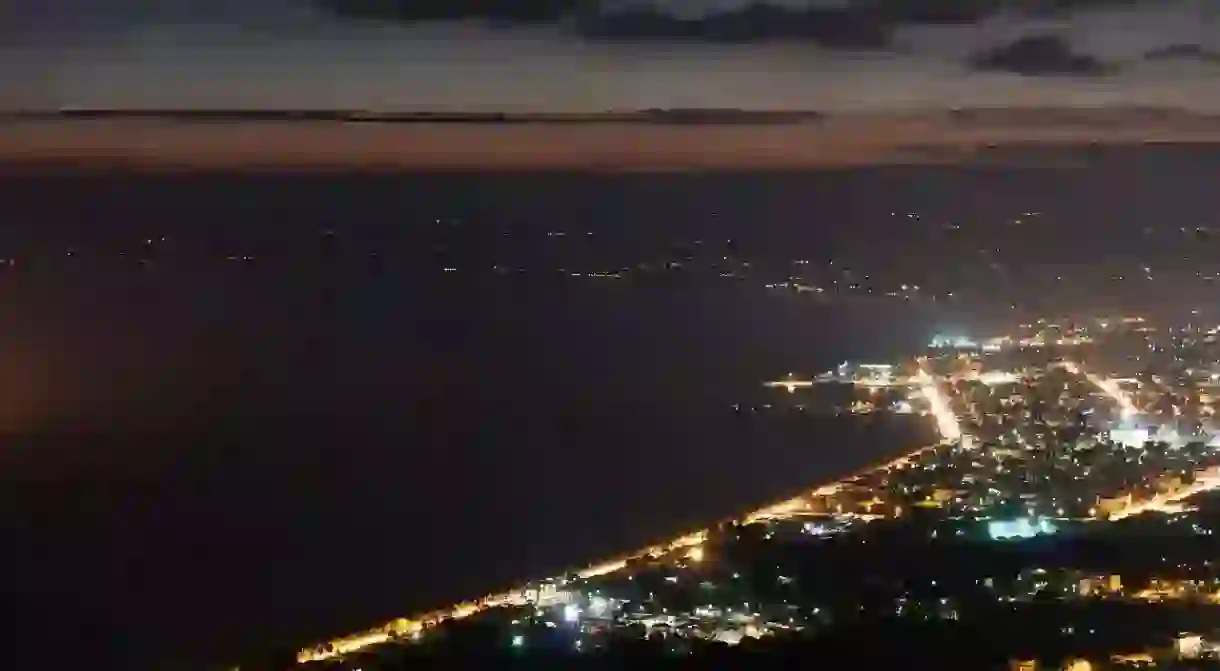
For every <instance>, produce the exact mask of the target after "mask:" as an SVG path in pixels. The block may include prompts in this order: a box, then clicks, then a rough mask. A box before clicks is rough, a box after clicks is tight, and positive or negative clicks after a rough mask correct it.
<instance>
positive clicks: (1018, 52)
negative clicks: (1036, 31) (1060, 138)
mask: <svg viewBox="0 0 1220 671" xmlns="http://www.w3.org/2000/svg"><path fill="white" fill-rule="evenodd" d="M970 67H971V68H973V69H975V70H978V71H981V72H1010V73H1013V74H1018V75H1024V76H1027V77H1048V76H1075V77H1097V76H1101V75H1106V74H1110V73H1111V72H1112V68H1110V66H1108V65H1106V64H1105V63H1103V62H1102V61H1100V60H1098V59H1096V58H1094V57H1092V56H1088V55H1085V54H1080V53H1076V52H1075V51H1073V50H1072V47H1071V45H1069V44H1068V43H1067V42H1066V41H1064V40H1063V39H1062V38H1059V37H1055V36H1053V35H1035V36H1030V37H1024V38H1021V39H1019V40H1017V41H1015V42H1012V43H1010V44H1006V45H1004V46H1001V47H997V48H995V49H990V50H987V51H984V52H981V53H978V54H975V55H974V56H973V57H971V59H970Z"/></svg>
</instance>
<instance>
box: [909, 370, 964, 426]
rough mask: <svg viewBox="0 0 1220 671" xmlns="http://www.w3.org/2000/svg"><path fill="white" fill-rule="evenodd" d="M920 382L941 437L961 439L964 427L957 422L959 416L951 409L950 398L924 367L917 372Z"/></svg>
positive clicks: (920, 391)
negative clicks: (946, 396)
mask: <svg viewBox="0 0 1220 671" xmlns="http://www.w3.org/2000/svg"><path fill="white" fill-rule="evenodd" d="M916 381H917V382H918V383H919V393H920V394H922V395H923V397H924V400H926V401H927V402H928V406H929V408H931V413H932V417H933V419H935V420H936V430H937V431H939V432H940V436H941V438H943V439H945V440H947V441H955V440H961V437H962V429H961V426H960V425H959V424H958V422H957V416H956V415H954V414H953V411H952V410H950V409H949V399H947V398H945V395H944V394H943V393H941V391H940V388H938V387H937V386H936V380H935V378H933V377H932V376H931V375H929V374H928V372H927V371H925V370H923V369H922V368H920V369H919V372H918V373H917V374H916Z"/></svg>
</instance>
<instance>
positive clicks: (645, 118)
mask: <svg viewBox="0 0 1220 671" xmlns="http://www.w3.org/2000/svg"><path fill="white" fill-rule="evenodd" d="M824 118H825V115H823V114H821V113H819V112H815V111H752V110H738V109H731V108H727V109H701V108H674V109H646V110H639V111H628V112H605V113H589V114H547V113H537V114H530V113H525V114H511V113H497V112H487V113H484V112H469V113H463V112H401V113H400V112H362V111H345V110H257V109H255V110H240V109H201V110H193V109H103V108H98V109H83V108H82V109H66V110H50V111H25V112H21V111H18V112H0V120H9V121H22V120H25V121H52V120H61V119H68V120H72V119H75V120H98V121H101V120H136V121H138V120H145V121H182V122H192V123H227V122H235V121H245V122H277V123H280V122H282V123H293V122H310V123H314V122H335V123H382V124H394V123H402V124H411V123H441V124H582V123H635V124H674V125H682V124H750V125H759V124H764V125H765V124H788V123H804V122H811V121H821V120H822V119H824Z"/></svg>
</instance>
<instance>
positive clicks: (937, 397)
mask: <svg viewBox="0 0 1220 671" xmlns="http://www.w3.org/2000/svg"><path fill="white" fill-rule="evenodd" d="M912 382H913V383H914V386H915V387H916V388H917V390H918V391H919V393H920V395H922V396H923V398H924V400H925V401H926V402H927V404H928V407H929V408H930V414H931V415H932V417H933V419H934V420H935V422H936V428H937V431H938V432H939V434H940V436H941V438H942V439H943V442H954V441H957V440H960V439H961V437H962V432H961V428H960V424H959V421H958V418H957V417H956V416H955V415H954V414H953V412H952V410H950V408H949V399H948V398H947V397H946V396H945V394H944V393H943V392H942V391H941V390H940V387H939V386H938V385H937V379H936V378H935V377H933V376H932V375H930V374H929V373H928V372H927V371H925V370H924V369H923V368H922V367H921V368H920V369H919V374H918V375H917V376H916V377H915V378H914V379H913V380H912ZM789 384H790V383H788V381H785V382H784V383H779V384H775V385H774V386H777V387H788V386H789ZM799 386H804V385H799ZM789 390H790V391H791V389H789ZM936 447H937V445H929V446H926V447H922V448H920V449H918V450H915V451H914V452H912V453H910V454H906V455H903V456H901V457H898V458H897V459H892V460H890V461H887V462H884V463H881V464H876V465H873V466H870V467H868V468H865V469H861V470H859V471H857V472H856V473H854V474H852V475H851V476H850V477H848V478H844V479H843V480H842V481H840V482H835V483H831V484H827V485H824V486H822V487H819V488H817V489H814V490H812V491H811V492H804V493H802V494H801V495H798V496H796V497H794V498H792V499H789V500H786V501H781V502H779V503H775V504H773V505H770V506H766V507H764V508H761V509H759V510H756V511H754V512H752V513H749V514H747V515H745V516H744V517H743V518H742V519H741V521H742V522H744V523H751V522H757V521H761V520H766V519H783V518H789V517H794V516H796V515H799V514H802V513H805V512H807V510H808V502H807V499H806V498H805V497H806V495H809V494H813V495H815V496H825V495H830V494H834V493H836V492H838V491H839V490H840V489H842V487H843V484H842V483H843V482H846V481H848V480H851V479H853V478H855V477H858V476H860V475H863V474H867V473H875V472H877V471H881V470H889V469H892V468H897V467H899V466H903V465H905V464H908V463H910V461H911V460H912V459H914V458H915V457H918V456H919V455H920V454H922V453H924V452H927V451H929V450H932V449H935V448H936ZM840 517H842V518H844V519H847V518H852V519H862V518H863V519H868V518H871V516H863V515H850V514H849V515H842V516H840ZM707 536H708V531H707V530H706V529H701V530H699V531H695V532H692V533H689V534H686V535H683V536H679V537H678V538H675V539H673V540H671V541H669V542H667V543H661V544H658V545H652V546H649V547H647V548H644V549H642V550H639V551H636V552H632V553H629V554H624V555H622V556H620V557H617V558H614V559H608V560H606V561H603V562H599V563H597V564H594V565H592V566H589V567H586V568H584V569H581V570H579V571H576V574H577V575H578V576H580V577H581V578H584V579H587V578H593V577H597V576H602V575H608V574H611V573H615V572H617V571H620V570H622V569H624V568H626V566H627V562H628V561H629V560H631V559H635V558H643V557H651V558H658V557H661V556H663V555H665V554H668V553H672V552H681V551H685V552H686V556H687V557H688V558H690V559H692V560H695V561H697V560H699V559H701V558H702V545H703V543H704V541H705V540H707ZM565 582H566V581H565V580H564V579H562V578H556V579H553V580H552V581H551V584H550V585H548V586H547V587H545V588H540V589H537V590H535V589H515V590H509V591H506V592H501V593H499V594H491V595H488V596H485V597H483V598H481V599H475V600H472V601H467V602H464V603H460V604H457V605H455V606H452V607H449V608H442V609H439V610H435V611H432V612H429V613H423V614H419V615H413V616H410V617H404V618H398V619H396V620H393V621H391V622H389V623H386V624H385V625H383V626H382V627H379V628H376V629H371V630H369V631H364V632H360V633H357V634H352V635H349V636H344V637H341V638H337V639H334V640H332V641H328V642H327V643H323V644H321V645H318V646H315V647H312V648H306V649H304V650H301V651H300V652H299V653H298V654H297V662H298V663H299V664H305V663H308V662H315V661H320V660H326V659H332V658H335V657H342V656H344V655H348V654H351V653H354V652H359V651H360V650H364V649H366V648H369V647H373V646H377V645H383V644H386V643H390V642H392V641H394V640H397V639H402V638H409V637H414V636H419V635H420V634H422V633H423V631H424V629H426V628H428V627H431V626H435V625H436V624H439V623H440V622H442V621H444V620H448V619H455V620H458V619H462V618H466V617H470V616H471V615H474V614H476V613H479V612H482V611H485V610H488V609H491V608H497V607H500V606H524V605H527V604H531V603H533V604H537V605H542V606H546V605H552V604H555V603H561V602H562V601H563V600H564V599H565V598H566V592H564V591H562V590H560V589H558V588H556V587H555V585H556V584H558V585H563V584H564V583H565Z"/></svg>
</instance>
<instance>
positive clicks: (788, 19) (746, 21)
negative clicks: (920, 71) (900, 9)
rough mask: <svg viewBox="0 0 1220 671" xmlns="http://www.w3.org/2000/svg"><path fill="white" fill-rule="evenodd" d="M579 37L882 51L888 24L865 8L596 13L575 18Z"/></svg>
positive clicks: (762, 7)
mask: <svg viewBox="0 0 1220 671" xmlns="http://www.w3.org/2000/svg"><path fill="white" fill-rule="evenodd" d="M577 25H578V28H579V30H580V32H581V34H582V35H584V36H586V37H591V38H607V39H698V40H709V41H720V42H754V41H762V40H785V39H787V40H807V41H810V42H815V43H818V44H821V45H823V46H827V47H834V48H842V49H883V48H886V47H888V46H889V44H890V29H891V26H890V24H889V23H888V22H885V21H883V20H880V17H879V16H878V15H877V14H876V13H875V12H873V11H871V10H867V11H866V10H857V9H844V10H817V9H809V10H799V9H798V10H793V9H785V8H782V7H775V6H768V5H750V6H748V7H744V8H742V9H740V10H735V11H725V12H719V13H715V14H709V15H707V16H703V17H698V18H691V19H680V18H676V17H673V16H670V15H668V14H665V13H661V12H657V11H655V10H625V11H617V12H608V13H602V12H598V13H595V14H592V15H587V16H584V17H582V18H581V20H580V21H579V22H578V24H577Z"/></svg>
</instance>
